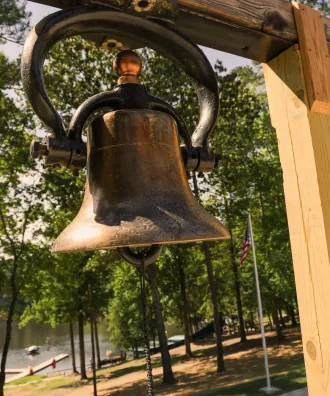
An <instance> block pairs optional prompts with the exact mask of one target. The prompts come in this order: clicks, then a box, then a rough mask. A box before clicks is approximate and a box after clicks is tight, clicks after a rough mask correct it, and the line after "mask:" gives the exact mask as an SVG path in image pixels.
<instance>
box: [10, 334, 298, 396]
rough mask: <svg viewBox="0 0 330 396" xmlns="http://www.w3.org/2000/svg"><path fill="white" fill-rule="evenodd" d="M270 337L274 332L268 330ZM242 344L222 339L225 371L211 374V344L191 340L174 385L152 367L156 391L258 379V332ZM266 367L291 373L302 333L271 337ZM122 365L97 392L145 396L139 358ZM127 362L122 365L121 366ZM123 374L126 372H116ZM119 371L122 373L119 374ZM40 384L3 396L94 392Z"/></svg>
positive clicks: (207, 388) (178, 352) (195, 390)
mask: <svg viewBox="0 0 330 396" xmlns="http://www.w3.org/2000/svg"><path fill="white" fill-rule="evenodd" d="M267 335H268V336H271V335H272V334H270V333H268V334H267ZM248 339H249V341H248V342H247V343H246V344H239V343H238V341H239V339H237V338H233V339H227V340H225V341H224V348H225V363H226V371H225V372H224V373H221V374H219V373H217V372H215V368H216V357H215V355H214V350H215V349H214V343H213V342H210V343H205V344H201V343H199V344H193V345H192V350H193V352H194V354H195V357H194V358H193V359H189V360H187V361H183V362H178V363H176V364H174V365H173V371H174V375H175V378H176V379H177V383H176V384H173V385H163V384H162V383H161V381H162V368H161V367H157V368H155V369H154V370H153V374H154V382H155V384H154V385H155V389H156V392H155V393H156V394H157V395H161V396H165V395H166V396H171V395H178V394H180V395H193V394H203V393H204V392H205V393H207V392H211V391H214V390H216V389H221V388H222V389H223V388H224V387H228V386H232V385H236V384H240V383H243V382H246V381H251V380H254V379H257V378H263V377H264V366H263V364H264V362H263V354H262V348H261V340H260V336H259V335H252V336H249V337H248ZM268 345H269V347H268V352H269V365H270V371H271V373H272V374H273V375H274V374H279V373H285V372H290V371H291V370H293V369H294V368H295V367H297V366H301V365H302V364H303V356H302V345H301V340H300V334H299V333H298V332H297V330H295V331H292V330H290V331H289V332H287V341H286V342H285V343H284V344H281V345H277V344H276V342H275V339H274V338H270V339H269V340H268ZM184 351H185V350H184V347H180V348H177V349H175V350H173V351H171V356H172V357H173V358H174V360H176V358H177V359H178V358H180V357H182V356H183V355H184ZM157 359H159V355H154V356H153V360H154V361H157ZM128 365H129V364H128V363H126V364H125V365H123V366H118V368H117V369H116V371H113V372H111V373H107V375H106V378H104V379H99V380H98V384H97V388H98V395H99V396H107V395H120V396H132V395H137V396H141V395H144V394H145V392H146V372H145V370H140V367H141V366H142V365H143V360H138V361H134V362H131V363H130V369H132V370H134V367H135V369H136V370H139V371H135V372H131V373H128V374H125V372H127V371H128V370H129V368H128V367H127V366H128ZM124 366H125V367H124ZM120 374H124V375H120ZM119 375H120V376H119ZM43 386H44V383H41V384H38V385H37V386H34V387H33V389H32V386H29V387H24V388H20V389H19V388H16V389H10V390H9V389H8V390H7V391H6V393H5V395H6V396H29V395H35V394H38V393H39V392H40V394H42V393H43V394H45V395H47V396H59V395H65V396H66V395H68V396H89V395H93V386H92V384H91V381H90V382H89V383H88V384H87V383H85V384H82V383H81V382H78V383H76V384H73V385H72V384H71V385H66V386H62V387H60V388H57V389H55V390H47V391H43V390H42V388H43Z"/></svg>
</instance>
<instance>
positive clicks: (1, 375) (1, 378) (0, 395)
mask: <svg viewBox="0 0 330 396" xmlns="http://www.w3.org/2000/svg"><path fill="white" fill-rule="evenodd" d="M15 265H16V264H15ZM15 277H16V269H15V275H14V280H13V283H15ZM13 288H14V293H13V295H12V299H11V301H10V305H9V311H8V316H7V323H6V335H5V342H4V344H3V350H2V357H1V369H0V370H1V372H0V396H4V390H3V387H4V386H5V380H6V362H7V356H8V350H9V345H10V339H11V329H12V323H13V317H14V314H15V306H16V302H17V298H18V295H17V292H16V286H15V285H14V287H13Z"/></svg>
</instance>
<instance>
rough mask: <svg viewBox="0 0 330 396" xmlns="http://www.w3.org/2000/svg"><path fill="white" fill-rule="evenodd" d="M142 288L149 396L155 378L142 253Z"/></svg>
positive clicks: (152, 391) (150, 395)
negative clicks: (153, 375)
mask: <svg viewBox="0 0 330 396" xmlns="http://www.w3.org/2000/svg"><path fill="white" fill-rule="evenodd" d="M140 289H141V301H142V317H143V333H144V334H143V336H144V354H145V357H146V366H147V378H148V396H153V394H154V388H153V378H152V366H151V357H150V346H149V337H148V321H147V292H146V278H145V259H144V256H143V255H142V259H141V265H140Z"/></svg>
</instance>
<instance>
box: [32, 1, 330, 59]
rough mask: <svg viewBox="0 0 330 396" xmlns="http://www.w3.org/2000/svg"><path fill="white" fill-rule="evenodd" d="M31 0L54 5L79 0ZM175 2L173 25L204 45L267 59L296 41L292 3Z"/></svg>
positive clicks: (328, 27)
mask: <svg viewBox="0 0 330 396" xmlns="http://www.w3.org/2000/svg"><path fill="white" fill-rule="evenodd" d="M33 1H34V2H36V3H41V4H46V5H50V6H53V7H57V8H68V7H73V6H79V5H81V4H82V2H83V0H33ZM177 4H178V6H179V16H178V19H177V28H178V29H179V30H180V31H182V32H183V33H185V34H186V35H187V36H188V37H190V38H191V40H193V41H194V42H195V43H197V44H200V45H204V46H206V47H210V48H214V49H217V50H221V51H225V52H229V53H231V54H235V55H239V56H243V57H245V58H249V59H254V60H257V61H260V62H267V61H269V60H271V59H273V58H274V57H276V56H277V55H279V54H280V53H281V52H283V51H285V50H286V49H288V48H289V47H291V46H292V45H294V44H296V43H298V34H297V29H296V24H295V19H294V15H293V6H292V4H291V3H290V2H288V1H285V0H272V1H269V0H235V1H233V0H177ZM323 23H324V25H325V31H326V37H327V42H328V46H330V19H328V18H323ZM197 26H198V28H196V27H197Z"/></svg>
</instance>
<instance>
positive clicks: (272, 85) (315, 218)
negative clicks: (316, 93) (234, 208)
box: [264, 45, 330, 396]
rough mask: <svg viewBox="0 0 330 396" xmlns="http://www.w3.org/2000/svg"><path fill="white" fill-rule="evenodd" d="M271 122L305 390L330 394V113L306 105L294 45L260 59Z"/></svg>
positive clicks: (324, 395) (313, 395)
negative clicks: (273, 56) (290, 257)
mask: <svg viewBox="0 0 330 396" xmlns="http://www.w3.org/2000/svg"><path fill="white" fill-rule="evenodd" d="M264 73H265V81H266V88H267V95H268V101H269V107H270V114H271V120H272V124H273V126H274V127H275V128H276V132H277V136H278V144H279V153H280V158H281V164H282V168H283V179H284V192H285V200H286V206H287V216H288V223H289V230H290V239H291V248H292V255H293V264H294V272H295V280H296V288H297V295H298V303H299V308H300V309H299V314H300V323H301V329H302V339H303V347H304V356H305V365H306V372H307V381H308V392H309V396H330V381H329V379H330V337H329V334H330V299H329V285H330V178H329V174H330V160H329V158H330V116H329V115H325V114H320V113H315V112H311V111H310V109H309V104H308V99H307V92H306V88H305V87H306V84H305V80H306V79H305V77H304V73H303V68H302V60H301V54H300V51H299V48H298V46H297V45H296V46H294V47H292V48H290V49H288V50H287V51H285V52H284V53H283V54H281V55H280V56H278V57H277V58H276V59H274V60H272V61H271V62H269V63H268V64H267V65H264Z"/></svg>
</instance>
